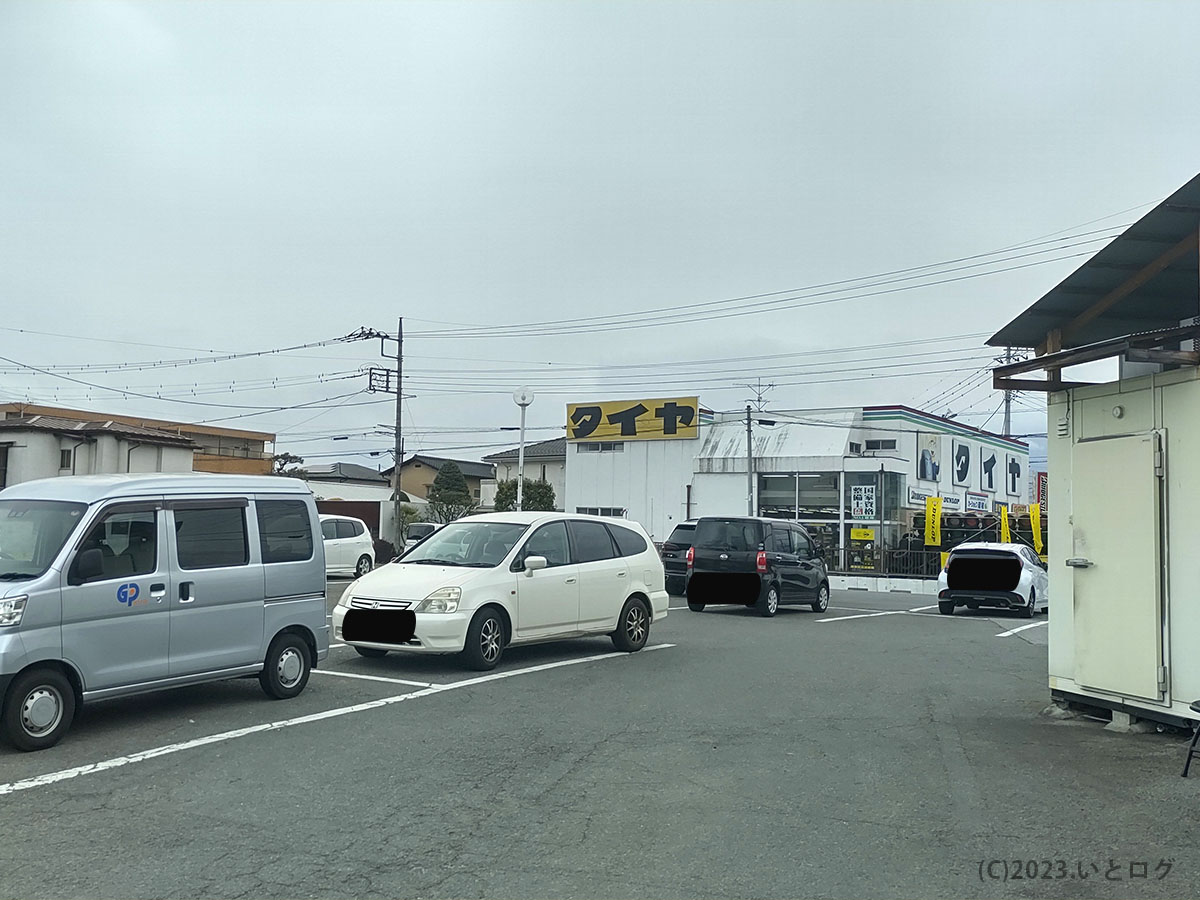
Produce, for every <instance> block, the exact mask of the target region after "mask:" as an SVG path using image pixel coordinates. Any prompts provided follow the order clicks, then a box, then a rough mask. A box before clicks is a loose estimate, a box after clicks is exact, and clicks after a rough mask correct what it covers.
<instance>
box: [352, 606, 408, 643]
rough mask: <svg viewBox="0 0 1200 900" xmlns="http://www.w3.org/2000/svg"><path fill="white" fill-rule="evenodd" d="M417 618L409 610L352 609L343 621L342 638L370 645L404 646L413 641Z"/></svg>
mask: <svg viewBox="0 0 1200 900" xmlns="http://www.w3.org/2000/svg"><path fill="white" fill-rule="evenodd" d="M416 628H417V616H416V613H414V612H413V611H412V610H409V609H351V610H347V612H346V618H345V619H343V620H342V638H343V639H345V640H347V641H364V642H366V643H369V644H404V643H407V642H408V641H411V640H412V639H413V632H414V631H416Z"/></svg>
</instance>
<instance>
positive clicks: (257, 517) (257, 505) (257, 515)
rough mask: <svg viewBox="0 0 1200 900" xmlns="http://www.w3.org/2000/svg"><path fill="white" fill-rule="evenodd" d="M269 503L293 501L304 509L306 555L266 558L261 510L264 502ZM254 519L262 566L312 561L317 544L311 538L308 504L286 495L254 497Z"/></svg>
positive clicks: (310, 519) (310, 518)
mask: <svg viewBox="0 0 1200 900" xmlns="http://www.w3.org/2000/svg"><path fill="white" fill-rule="evenodd" d="M269 503H294V504H298V505H299V506H300V508H301V509H302V510H303V511H304V519H305V522H306V523H307V524H308V529H307V532H308V556H305V557H301V558H299V559H271V560H269V559H267V546H266V532H265V530H264V529H263V518H262V512H263V506H264V504H269ZM254 521H255V523H256V524H257V526H258V554H259V559H260V560H261V561H262V564H263V565H264V566H279V565H283V564H285V563H302V562H312V560H313V558H314V557H315V555H316V552H317V546H316V541H315V540H314V539H313V533H312V516H311V513H310V512H309V509H308V504H307V503H305V502H304V501H303V500H300V499H298V498H297V499H293V498H290V497H287V498H284V497H263V498H255V501H254ZM322 524H324V523H322Z"/></svg>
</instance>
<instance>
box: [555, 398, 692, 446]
mask: <svg viewBox="0 0 1200 900" xmlns="http://www.w3.org/2000/svg"><path fill="white" fill-rule="evenodd" d="M698 437H700V398H699V397H674V398H669V399H664V400H608V401H605V402H602V403H570V404H568V405H567V440H568V441H677V440H692V439H694V438H698Z"/></svg>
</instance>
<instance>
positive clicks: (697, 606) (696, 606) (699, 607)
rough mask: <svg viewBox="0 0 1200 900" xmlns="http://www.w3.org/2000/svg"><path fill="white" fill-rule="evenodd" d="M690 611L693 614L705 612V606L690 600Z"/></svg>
mask: <svg viewBox="0 0 1200 900" xmlns="http://www.w3.org/2000/svg"><path fill="white" fill-rule="evenodd" d="M688 609H690V610H691V611H692V612H704V604H703V603H697V602H696V601H695V600H689V601H688Z"/></svg>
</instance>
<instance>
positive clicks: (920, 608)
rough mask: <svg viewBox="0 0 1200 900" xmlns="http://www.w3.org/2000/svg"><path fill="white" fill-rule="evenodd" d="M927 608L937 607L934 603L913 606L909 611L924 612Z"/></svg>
mask: <svg viewBox="0 0 1200 900" xmlns="http://www.w3.org/2000/svg"><path fill="white" fill-rule="evenodd" d="M927 609H937V604H936V603H935V604H933V606H914V607H913V608H912V609H910V610H909V612H924V611H925V610H927Z"/></svg>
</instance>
